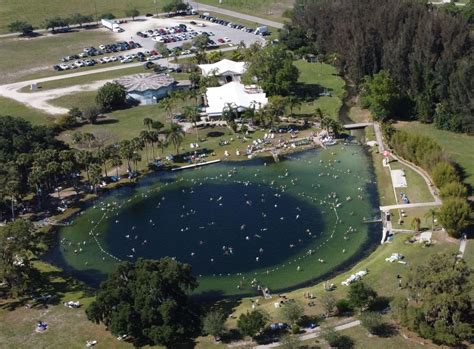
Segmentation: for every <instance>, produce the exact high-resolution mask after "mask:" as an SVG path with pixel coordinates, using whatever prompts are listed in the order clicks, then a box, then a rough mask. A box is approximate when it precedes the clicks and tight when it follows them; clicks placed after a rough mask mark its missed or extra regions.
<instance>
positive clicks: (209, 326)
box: [202, 310, 226, 339]
mask: <svg viewBox="0 0 474 349" xmlns="http://www.w3.org/2000/svg"><path fill="white" fill-rule="evenodd" d="M225 320H226V317H225V314H224V313H223V312H221V311H218V310H211V311H210V312H208V313H207V314H206V316H205V317H204V319H203V320H202V329H203V331H204V333H205V334H208V335H211V336H214V338H215V339H217V338H218V337H219V336H221V335H222V333H224V331H225Z"/></svg>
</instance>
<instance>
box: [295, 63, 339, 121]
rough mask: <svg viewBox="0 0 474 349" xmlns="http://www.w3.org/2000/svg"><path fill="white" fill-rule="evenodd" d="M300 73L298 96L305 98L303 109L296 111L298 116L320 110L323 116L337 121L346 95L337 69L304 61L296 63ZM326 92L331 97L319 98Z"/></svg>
mask: <svg viewBox="0 0 474 349" xmlns="http://www.w3.org/2000/svg"><path fill="white" fill-rule="evenodd" d="M295 66H296V67H297V68H298V69H299V71H300V76H299V79H298V82H299V83H300V84H301V85H300V87H299V89H298V92H297V93H298V94H299V95H301V96H304V99H305V101H304V103H303V105H302V106H301V108H299V109H296V110H295V112H296V113H297V114H306V115H307V114H314V112H315V110H316V109H317V108H320V109H321V110H322V112H323V114H325V115H327V116H330V117H332V118H334V119H337V117H338V115H339V109H340V108H341V106H342V99H343V98H344V94H345V89H344V87H345V82H344V80H343V79H342V78H341V77H340V76H339V75H337V72H336V69H335V68H334V67H333V66H332V65H329V64H325V63H308V62H306V61H304V60H299V61H296V62H295ZM323 91H326V92H329V93H330V96H319V93H321V92H323Z"/></svg>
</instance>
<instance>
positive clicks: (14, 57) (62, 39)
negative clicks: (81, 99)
mask: <svg viewBox="0 0 474 349" xmlns="http://www.w3.org/2000/svg"><path fill="white" fill-rule="evenodd" d="M18 3H21V2H18ZM0 11H1V10H0ZM0 22H1V21H0ZM114 41H115V40H113V37H112V34H111V33H110V32H109V31H107V30H106V29H94V30H82V31H77V32H71V33H65V34H57V35H45V36H40V37H36V38H31V39H26V38H3V39H0V72H1V76H0V83H2V84H5V83H10V82H15V81H22V80H26V79H29V78H32V79H34V78H39V77H44V76H48V75H53V74H54V73H55V74H59V73H57V72H54V71H53V68H52V66H53V65H54V64H58V63H59V62H60V59H61V58H62V57H64V56H67V55H71V54H77V53H79V52H82V50H83V48H84V47H87V46H97V45H99V44H103V43H112V42H114ZM89 68H94V67H89ZM81 69H85V68H81ZM61 73H63V74H68V73H70V71H65V72H61Z"/></svg>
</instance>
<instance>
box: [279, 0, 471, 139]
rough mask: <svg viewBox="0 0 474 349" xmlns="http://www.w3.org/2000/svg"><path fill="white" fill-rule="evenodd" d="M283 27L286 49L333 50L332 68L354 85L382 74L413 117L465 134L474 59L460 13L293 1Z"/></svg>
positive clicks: (396, 4)
mask: <svg viewBox="0 0 474 349" xmlns="http://www.w3.org/2000/svg"><path fill="white" fill-rule="evenodd" d="M470 6H472V4H471V5H470ZM286 29H287V30H283V31H282V33H283V34H282V35H283V36H282V39H285V40H282V41H283V42H286V43H287V44H288V47H290V48H292V49H299V48H301V47H307V46H315V47H316V48H317V51H318V53H324V54H326V55H327V54H331V53H336V54H337V56H338V60H337V62H336V64H337V65H338V66H339V67H340V69H341V70H342V72H343V73H345V74H347V75H348V76H349V77H350V78H351V79H352V80H355V81H356V82H361V81H363V79H364V77H365V76H367V75H369V76H371V75H373V74H376V73H378V72H379V71H381V70H384V71H386V72H387V73H389V74H390V76H391V79H393V81H394V82H395V83H396V86H397V87H398V93H399V94H400V97H406V98H408V99H409V100H410V101H411V103H412V104H413V107H414V108H413V114H416V115H417V117H418V118H419V119H420V120H422V121H424V122H431V121H432V120H433V117H434V119H435V121H436V125H437V127H440V128H446V129H450V130H453V131H469V130H472V129H473V127H474V120H473V119H474V118H473V115H474V103H473V98H472V94H471V93H472V92H471V91H472V90H473V85H472V84H473V82H472V78H471V77H472V72H473V69H474V63H473V62H474V60H473V59H472V58H473V57H472V50H471V39H470V37H469V25H468V24H467V22H466V20H465V19H464V18H463V16H461V15H453V14H451V13H448V12H447V11H444V10H441V9H438V8H437V7H436V6H432V5H429V4H427V3H426V2H422V1H410V0H401V1H391V0H367V1H344V0H335V1H327V0H321V1H315V0H314V1H307V0H298V1H296V4H295V8H294V11H293V18H292V24H291V25H290V26H289V27H287V28H286ZM288 37H289V38H293V39H292V40H286V39H287V38H288Z"/></svg>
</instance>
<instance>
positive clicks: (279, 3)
mask: <svg viewBox="0 0 474 349" xmlns="http://www.w3.org/2000/svg"><path fill="white" fill-rule="evenodd" d="M201 3H203V4H208V5H212V6H217V7H221V8H225V9H228V10H233V11H237V12H241V13H246V14H249V15H252V16H256V17H262V18H267V19H271V20H273V21H276V22H283V21H284V18H283V12H284V11H285V10H286V9H290V8H292V7H293V4H294V0H260V1H254V0H227V1H222V4H220V3H219V0H202V1H201ZM201 12H202V11H201Z"/></svg>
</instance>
